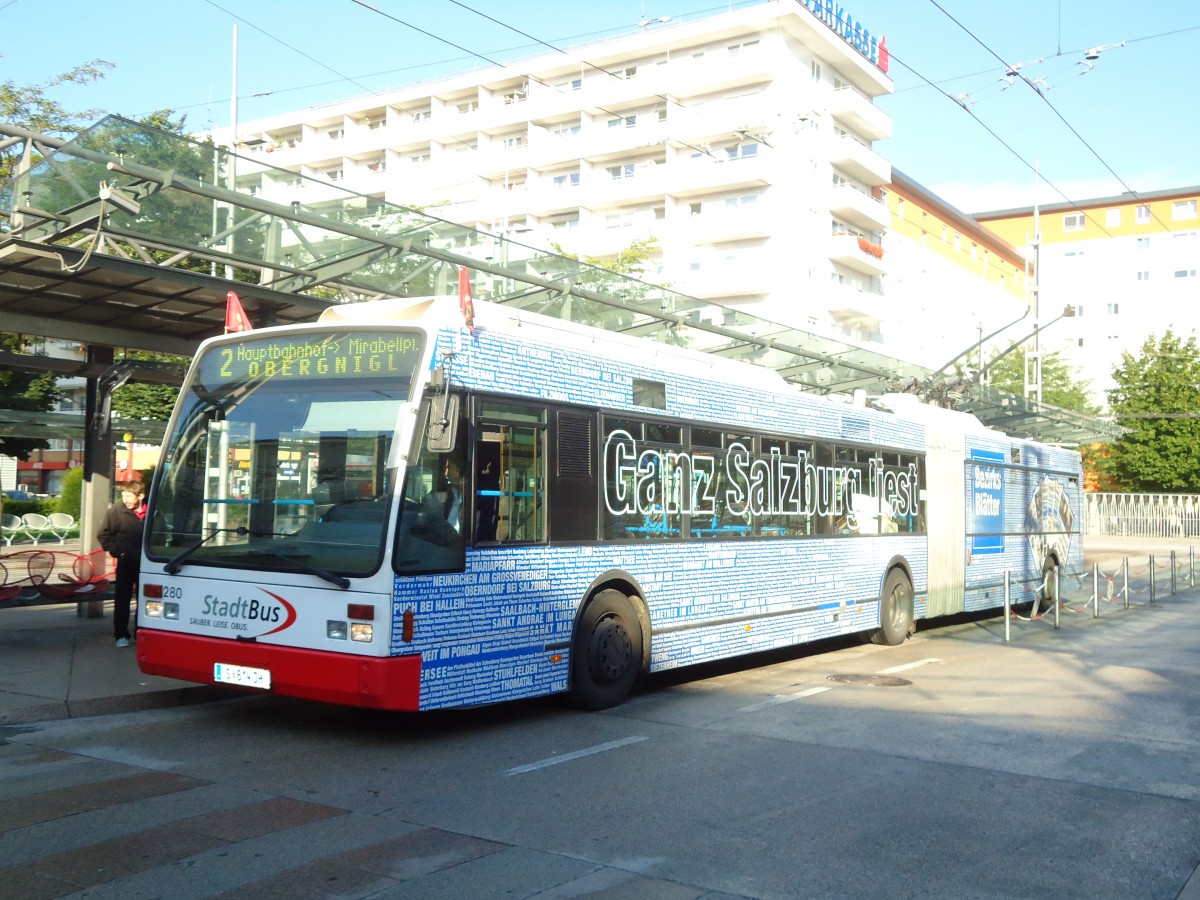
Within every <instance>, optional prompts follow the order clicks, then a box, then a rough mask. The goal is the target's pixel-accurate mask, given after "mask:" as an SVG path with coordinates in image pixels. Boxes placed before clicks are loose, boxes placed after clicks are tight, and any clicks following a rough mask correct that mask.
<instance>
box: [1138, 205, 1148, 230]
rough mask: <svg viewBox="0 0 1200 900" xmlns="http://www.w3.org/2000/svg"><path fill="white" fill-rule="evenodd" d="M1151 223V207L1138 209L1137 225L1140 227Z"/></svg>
mask: <svg viewBox="0 0 1200 900" xmlns="http://www.w3.org/2000/svg"><path fill="white" fill-rule="evenodd" d="M1149 221H1150V207H1148V206H1139V207H1138V208H1137V223H1138V224H1139V225H1145V224H1147V223H1148V222H1149Z"/></svg>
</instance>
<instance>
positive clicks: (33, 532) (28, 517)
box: [21, 513, 50, 544]
mask: <svg viewBox="0 0 1200 900" xmlns="http://www.w3.org/2000/svg"><path fill="white" fill-rule="evenodd" d="M21 523H22V525H23V526H24V528H25V533H26V534H27V535H29V536H30V537H31V538H32V539H33V542H34V543H35V544H36V543H38V541H39V540H40V539H41V538H42V536H43V535H46V534H49V533H50V520H49V519H47V518H46V517H45V516H43V515H42V514H41V513H25V515H23V516H21Z"/></svg>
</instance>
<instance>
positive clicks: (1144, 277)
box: [1138, 271, 1150, 281]
mask: <svg viewBox="0 0 1200 900" xmlns="http://www.w3.org/2000/svg"><path fill="white" fill-rule="evenodd" d="M1149 280H1150V273H1149V272H1146V271H1141V272H1138V281H1149Z"/></svg>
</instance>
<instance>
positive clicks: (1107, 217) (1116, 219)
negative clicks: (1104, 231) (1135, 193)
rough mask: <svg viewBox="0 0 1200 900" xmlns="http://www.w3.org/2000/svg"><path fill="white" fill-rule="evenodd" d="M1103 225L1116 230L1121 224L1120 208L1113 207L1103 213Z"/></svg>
mask: <svg viewBox="0 0 1200 900" xmlns="http://www.w3.org/2000/svg"><path fill="white" fill-rule="evenodd" d="M1104 224H1105V225H1107V226H1108V227H1109V228H1116V227H1117V226H1118V225H1120V224H1121V207H1119V206H1114V207H1113V208H1112V209H1109V210H1106V211H1105V213H1104Z"/></svg>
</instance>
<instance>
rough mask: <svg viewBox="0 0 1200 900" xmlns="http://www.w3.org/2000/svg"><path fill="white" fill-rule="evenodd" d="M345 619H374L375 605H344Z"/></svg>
mask: <svg viewBox="0 0 1200 900" xmlns="http://www.w3.org/2000/svg"><path fill="white" fill-rule="evenodd" d="M346 618H347V619H361V620H362V621H364V622H374V621H375V606H374V605H373V604H371V603H350V604H347V605H346Z"/></svg>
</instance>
